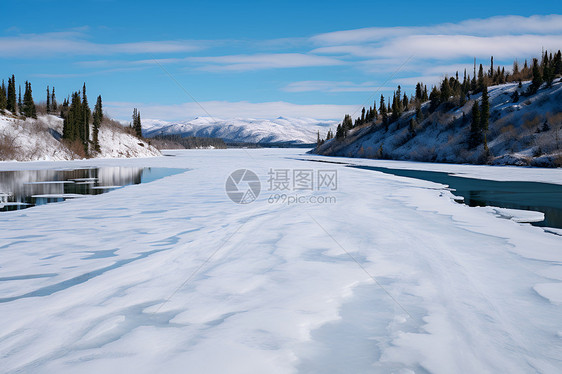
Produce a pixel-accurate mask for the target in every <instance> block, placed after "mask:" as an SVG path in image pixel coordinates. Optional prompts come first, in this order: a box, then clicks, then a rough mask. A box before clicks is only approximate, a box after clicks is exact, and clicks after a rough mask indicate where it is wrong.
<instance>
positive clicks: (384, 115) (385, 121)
mask: <svg viewBox="0 0 562 374" xmlns="http://www.w3.org/2000/svg"><path fill="white" fill-rule="evenodd" d="M379 112H380V114H381V118H382V125H383V126H384V128H385V129H386V130H388V112H387V110H386V104H385V103H384V96H383V95H381V101H380V105H379ZM386 130H385V131H386Z"/></svg>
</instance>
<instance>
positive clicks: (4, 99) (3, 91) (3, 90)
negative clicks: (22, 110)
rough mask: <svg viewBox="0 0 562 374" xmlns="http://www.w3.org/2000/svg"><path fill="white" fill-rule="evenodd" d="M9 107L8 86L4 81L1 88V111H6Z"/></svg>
mask: <svg viewBox="0 0 562 374" xmlns="http://www.w3.org/2000/svg"><path fill="white" fill-rule="evenodd" d="M7 105H8V98H7V97H6V84H5V83H4V80H3V79H2V86H0V111H4V110H5V109H6V106H7Z"/></svg>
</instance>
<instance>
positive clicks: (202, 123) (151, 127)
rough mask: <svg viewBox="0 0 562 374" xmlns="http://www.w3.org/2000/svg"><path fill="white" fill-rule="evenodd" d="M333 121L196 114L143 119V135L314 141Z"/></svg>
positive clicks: (226, 140) (256, 141)
mask: <svg viewBox="0 0 562 374" xmlns="http://www.w3.org/2000/svg"><path fill="white" fill-rule="evenodd" d="M335 124H336V122H335V121H319V120H315V119H308V118H298V119H296V118H285V117H278V118H276V119H273V120H264V119H251V118H249V119H241V118H237V119H228V120H224V119H218V120H215V119H214V118H210V117H198V118H196V119H193V120H190V121H185V122H179V123H172V122H164V121H158V120H146V119H145V120H143V124H142V125H143V135H144V136H146V137H154V136H156V135H181V136H182V137H188V136H194V137H203V138H221V139H222V140H224V141H225V142H227V143H232V142H235V143H295V144H312V143H316V140H317V134H318V132H320V134H324V133H326V131H328V129H329V128H330V127H334V125H335Z"/></svg>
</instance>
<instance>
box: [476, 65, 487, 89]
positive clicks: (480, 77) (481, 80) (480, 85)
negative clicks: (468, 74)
mask: <svg viewBox="0 0 562 374" xmlns="http://www.w3.org/2000/svg"><path fill="white" fill-rule="evenodd" d="M485 84H486V81H485V80H484V68H483V67H482V64H480V68H479V69H478V86H477V90H478V91H477V92H482V90H483V89H484V86H485Z"/></svg>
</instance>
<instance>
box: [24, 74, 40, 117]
mask: <svg viewBox="0 0 562 374" xmlns="http://www.w3.org/2000/svg"><path fill="white" fill-rule="evenodd" d="M21 112H22V114H23V115H24V116H26V117H32V118H37V110H36V108H35V103H34V102H33V95H32V92H31V83H29V82H27V81H26V82H25V93H24V95H23V103H22V107H21Z"/></svg>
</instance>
